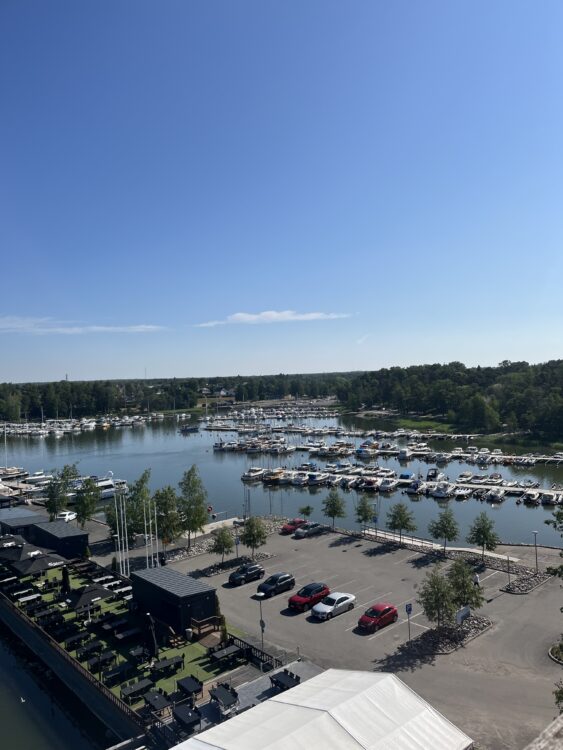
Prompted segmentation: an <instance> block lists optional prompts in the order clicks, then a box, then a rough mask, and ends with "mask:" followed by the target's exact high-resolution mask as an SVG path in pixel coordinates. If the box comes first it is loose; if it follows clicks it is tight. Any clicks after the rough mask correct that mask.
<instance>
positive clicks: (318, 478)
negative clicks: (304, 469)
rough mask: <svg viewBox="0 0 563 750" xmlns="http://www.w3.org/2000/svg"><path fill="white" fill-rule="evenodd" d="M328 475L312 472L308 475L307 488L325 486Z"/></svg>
mask: <svg viewBox="0 0 563 750" xmlns="http://www.w3.org/2000/svg"><path fill="white" fill-rule="evenodd" d="M328 477H329V475H328V474H327V473H326V472H324V471H312V472H310V473H309V475H308V482H307V483H308V485H309V487H319V486H320V485H321V484H326V481H327V479H328Z"/></svg>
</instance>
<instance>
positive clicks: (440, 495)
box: [430, 482, 454, 500]
mask: <svg viewBox="0 0 563 750" xmlns="http://www.w3.org/2000/svg"><path fill="white" fill-rule="evenodd" d="M430 494H431V495H432V497H434V498H436V500H448V499H449V498H450V497H453V495H454V485H453V484H450V483H449V482H438V484H437V485H436V487H435V488H434V489H433V490H432V491H431V492H430Z"/></svg>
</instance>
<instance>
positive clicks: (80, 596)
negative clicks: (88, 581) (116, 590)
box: [69, 583, 113, 611]
mask: <svg viewBox="0 0 563 750" xmlns="http://www.w3.org/2000/svg"><path fill="white" fill-rule="evenodd" d="M111 596H113V594H112V592H111V591H108V590H107V589H105V588H104V587H103V586H99V585H97V584H95V583H93V584H92V585H91V586H84V588H82V589H77V590H75V591H71V593H70V596H69V599H70V602H71V605H70V606H71V607H72V608H73V609H75V610H77V611H78V610H81V609H86V608H87V607H89V606H90V605H91V604H92V602H95V601H99V600H101V599H109V598H110V597H111Z"/></svg>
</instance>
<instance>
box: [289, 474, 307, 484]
mask: <svg viewBox="0 0 563 750" xmlns="http://www.w3.org/2000/svg"><path fill="white" fill-rule="evenodd" d="M308 482H309V474H308V473H307V472H306V471H296V472H295V475H294V477H293V479H292V480H291V484H292V485H293V487H305V485H306V484H308Z"/></svg>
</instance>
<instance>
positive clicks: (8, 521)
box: [0, 508, 49, 529]
mask: <svg viewBox="0 0 563 750" xmlns="http://www.w3.org/2000/svg"><path fill="white" fill-rule="evenodd" d="M6 510H10V508H6ZM14 510H15V509H14ZM1 512H2V511H0V513H1ZM48 520H49V519H48V518H47V516H40V515H39V513H33V515H31V516H13V517H12V518H0V523H1V524H2V525H3V526H5V527H6V528H7V529H21V528H23V527H24V526H34V525H35V524H39V523H46V522H47V521H48Z"/></svg>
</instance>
